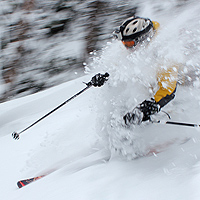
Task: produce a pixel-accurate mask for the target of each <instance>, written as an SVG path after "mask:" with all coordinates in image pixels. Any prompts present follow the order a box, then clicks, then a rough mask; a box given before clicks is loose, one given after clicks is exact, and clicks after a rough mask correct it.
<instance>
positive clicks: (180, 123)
mask: <svg viewBox="0 0 200 200" xmlns="http://www.w3.org/2000/svg"><path fill="white" fill-rule="evenodd" d="M153 123H160V124H171V125H178V126H189V127H200V125H199V124H193V123H184V122H174V121H166V122H161V121H160V120H159V121H153Z"/></svg>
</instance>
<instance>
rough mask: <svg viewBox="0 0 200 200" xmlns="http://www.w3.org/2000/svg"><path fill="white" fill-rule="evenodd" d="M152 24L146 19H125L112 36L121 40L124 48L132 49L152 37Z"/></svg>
mask: <svg viewBox="0 0 200 200" xmlns="http://www.w3.org/2000/svg"><path fill="white" fill-rule="evenodd" d="M153 34H154V32H153V23H152V21H151V20H150V19H148V18H141V17H130V18H128V19H126V20H125V21H124V22H123V23H122V25H121V26H120V27H119V29H117V30H115V32H114V33H113V35H114V36H115V37H116V38H118V39H119V40H121V41H122V42H123V44H124V45H125V46H126V47H129V48H130V47H134V46H136V45H137V44H138V43H140V42H142V41H144V40H145V39H146V38H147V37H152V36H153Z"/></svg>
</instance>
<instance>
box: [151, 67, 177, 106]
mask: <svg viewBox="0 0 200 200" xmlns="http://www.w3.org/2000/svg"><path fill="white" fill-rule="evenodd" d="M177 77H178V66H177V65H174V66H172V67H169V68H167V69H163V70H162V71H161V72H159V73H158V86H159V89H158V91H157V92H156V94H155V95H154V100H155V102H156V103H158V104H159V105H160V107H161V108H162V107H163V106H165V105H166V104H167V103H168V102H170V101H171V100H172V99H173V98H174V97H175V91H176V85H177V79H178V78H177Z"/></svg>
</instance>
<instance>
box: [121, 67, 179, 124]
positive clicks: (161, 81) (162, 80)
mask: <svg viewBox="0 0 200 200" xmlns="http://www.w3.org/2000/svg"><path fill="white" fill-rule="evenodd" d="M177 77H178V66H172V67H170V68H167V69H163V70H162V71H161V72H160V73H158V86H159V89H158V91H157V92H156V94H155V95H154V98H152V99H150V100H145V101H143V102H142V103H141V104H139V105H138V106H137V107H135V108H134V109H133V111H131V112H128V113H127V114H126V115H125V116H124V117H123V119H124V122H125V124H126V125H129V124H135V125H139V124H141V123H142V122H143V121H147V120H149V119H150V116H151V115H153V114H155V113H157V112H159V111H160V109H161V108H162V107H163V106H165V105H166V104H167V103H168V102H169V101H171V100H172V99H173V98H174V97H175V94H174V93H175V91H176V84H177Z"/></svg>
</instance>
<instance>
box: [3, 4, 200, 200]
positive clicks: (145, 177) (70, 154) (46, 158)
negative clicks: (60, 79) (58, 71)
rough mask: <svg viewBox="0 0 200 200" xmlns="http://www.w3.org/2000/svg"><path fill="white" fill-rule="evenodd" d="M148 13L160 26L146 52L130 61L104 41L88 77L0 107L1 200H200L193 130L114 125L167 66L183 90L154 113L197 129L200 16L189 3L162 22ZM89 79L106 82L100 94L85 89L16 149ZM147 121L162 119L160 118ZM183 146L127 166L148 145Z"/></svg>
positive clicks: (197, 135)
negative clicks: (174, 67)
mask: <svg viewBox="0 0 200 200" xmlns="http://www.w3.org/2000/svg"><path fill="white" fill-rule="evenodd" d="M148 6H149V5H147V7H146V8H145V12H146V13H150V14H149V15H150V16H149V17H150V18H153V20H157V21H159V22H161V29H160V34H159V35H158V36H157V38H156V39H155V40H154V41H153V42H152V44H150V45H149V46H148V47H146V48H143V47H142V48H141V49H142V50H140V49H138V51H137V53H136V52H132V51H128V50H127V49H125V48H124V47H123V46H122V44H121V43H120V42H117V41H112V42H110V43H109V44H107V46H106V47H105V48H104V49H102V52H101V53H100V54H98V55H96V53H94V55H93V57H92V60H91V62H90V63H89V64H88V65H87V66H86V68H87V70H86V71H87V72H88V73H87V75H85V76H83V77H81V78H79V79H76V80H73V81H70V82H67V83H64V84H61V85H59V86H56V87H53V88H51V89H48V90H46V91H43V92H39V93H37V94H34V95H30V96H26V97H23V98H19V99H15V100H12V101H8V102H5V103H2V104H0V110H1V113H0V159H1V165H0V177H1V179H0V199H2V200H16V199H20V200H27V199H29V200H36V199H42V200H55V199H59V200H66V199H70V200H121V199H123V200H131V199H135V200H147V199H150V200H169V199H170V200H179V199H181V200H199V199H200V190H199V187H200V148H199V145H200V128H189V127H183V126H172V125H166V124H152V123H148V122H147V123H144V124H142V125H141V126H140V127H130V128H129V129H127V128H123V127H122V126H121V124H122V123H123V122H122V121H123V120H122V117H123V115H124V114H125V113H126V112H128V111H131V110H132V109H133V108H134V106H136V105H137V104H138V103H140V102H141V101H143V100H144V99H148V98H150V97H152V95H153V94H154V92H155V91H154V90H153V89H152V87H154V86H155V85H156V76H155V73H156V71H157V70H158V68H159V66H162V67H163V68H165V67H166V68H167V67H168V66H169V65H168V64H172V63H182V64H183V69H182V71H183V72H184V74H185V76H186V80H187V81H185V82H186V83H187V84H185V85H178V87H177V92H176V98H175V99H174V100H173V101H172V102H170V103H169V104H168V105H167V106H165V107H164V108H163V110H164V111H166V112H168V113H169V114H170V116H171V118H172V119H171V120H172V121H179V122H188V123H195V124H200V95H199V86H200V84H199V79H198V76H199V67H200V66H199V49H200V43H199V32H200V28H199V24H200V17H199V8H200V7H199V5H198V3H197V5H196V4H195V5H193V4H192V5H188V7H187V9H186V10H182V11H181V12H180V11H179V12H178V11H177V12H176V13H171V15H170V16H167V15H166V14H165V13H164V14H163V15H162V16H159V15H157V16H156V15H154V14H151V12H150V11H149V10H148ZM142 13H143V11H141V14H142ZM143 15H144V14H143ZM173 15H174V16H176V17H175V18H173ZM171 19H173V20H171ZM188 22H190V23H188ZM172 30H173V31H172ZM97 72H103V73H104V72H108V73H109V74H110V77H109V80H108V82H107V83H106V84H105V85H104V86H103V87H101V88H94V87H92V88H90V89H88V90H87V91H85V92H84V93H82V94H81V95H79V96H78V97H76V98H75V99H73V100H72V101H70V102H69V103H67V104H66V105H64V106H63V107H61V108H60V109H59V110H57V111H56V112H54V113H53V114H52V115H50V116H48V117H47V118H46V119H44V120H42V121H41V122H39V123H38V124H36V125H35V126H33V127H32V128H30V129H28V130H27V131H25V132H23V133H22V134H21V135H20V139H19V140H17V141H15V140H14V139H13V138H12V136H11V134H12V132H13V131H17V132H19V131H21V130H23V129H24V128H26V127H27V126H29V125H30V124H31V123H33V122H35V121H36V120H37V119H39V118H40V117H42V116H43V115H45V114H46V113H48V112H49V111H51V110H52V109H54V108H55V107H56V106H58V105H59V104H61V103H62V102H64V101H65V100H67V99H68V98H70V97H71V96H73V95H74V94H76V93H77V92H79V91H80V90H82V89H83V88H84V87H85V85H84V84H83V82H88V81H90V79H91V77H92V76H93V75H94V74H96V73H97ZM191 73H192V74H191ZM180 75H182V72H180ZM155 117H156V118H157V119H163V120H164V119H166V115H165V114H163V113H160V114H158V115H156V116H155ZM185 137H190V138H191V139H190V140H189V141H188V142H187V143H185V144H182V145H173V146H171V147H169V148H167V149H166V150H165V151H163V152H161V153H158V154H155V155H152V156H148V157H141V158H138V159H134V158H135V157H136V155H138V154H139V155H142V154H144V153H145V151H146V149H148V148H150V147H151V146H154V145H159V144H162V143H163V142H166V141H171V140H173V139H175V138H178V139H184V138H185ZM124 138H126V141H124V140H123V139H124ZM114 149H118V150H121V151H120V152H121V153H119V154H118V153H117V152H114ZM43 174H48V175H47V176H45V177H44V178H42V179H40V180H37V181H35V182H34V183H31V184H29V185H27V186H25V187H23V188H21V189H18V188H17V185H16V183H17V181H18V180H21V179H25V178H31V177H34V176H39V175H43Z"/></svg>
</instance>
